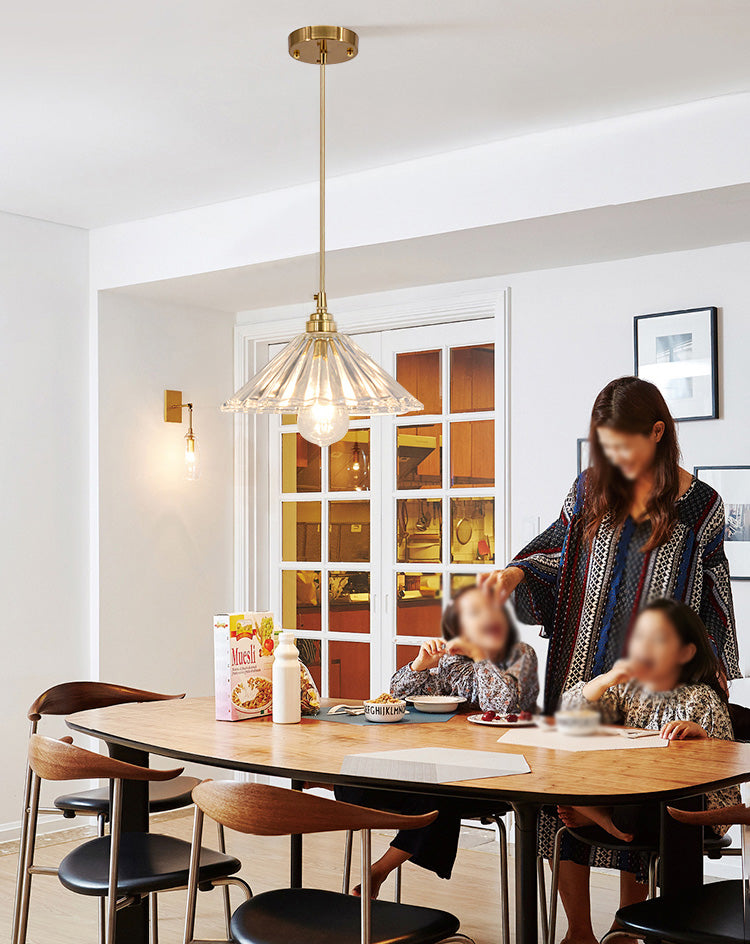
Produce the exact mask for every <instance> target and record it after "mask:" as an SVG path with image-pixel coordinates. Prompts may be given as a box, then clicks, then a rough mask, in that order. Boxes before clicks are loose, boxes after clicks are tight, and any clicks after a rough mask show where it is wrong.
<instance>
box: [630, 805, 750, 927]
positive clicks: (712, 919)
mask: <svg viewBox="0 0 750 944" xmlns="http://www.w3.org/2000/svg"><path fill="white" fill-rule="evenodd" d="M669 812H670V815H671V816H673V817H674V818H675V819H676V820H679V821H680V822H681V823H692V824H694V825H702V826H704V827H705V826H713V825H724V826H734V825H741V826H742V845H743V849H744V850H745V854H743V859H744V858H745V855H746V854H747V850H748V849H750V809H749V808H748V807H746V806H730V807H725V808H724V809H716V810H702V811H700V812H688V811H686V810H675V809H672V808H671V807H670V809H669ZM743 872H744V873H745V874H744V875H743V878H742V879H736V880H734V881H728V882H711V883H709V884H708V885H703V886H701V887H700V888H697V889H691V890H690V894H689V895H680V896H679V897H674V896H672V897H670V896H666V897H661V898H654V899H652V900H650V901H644V902H640V903H639V904H637V905H628V906H627V907H626V908H621V909H620V910H619V911H618V912H617V921H618V923H619V924H620V925H621V926H622V928H623V930H624V931H625V932H627V933H629V934H632V935H634V936H637V937H639V938H643V939H644V940H645V941H646V942H647V944H662V942H665V944H666V942H669V944H704V942H705V944H747V942H748V941H750V875H748V874H747V872H746V871H745V869H744V868H743ZM746 915H747V928H746V925H745V922H746Z"/></svg>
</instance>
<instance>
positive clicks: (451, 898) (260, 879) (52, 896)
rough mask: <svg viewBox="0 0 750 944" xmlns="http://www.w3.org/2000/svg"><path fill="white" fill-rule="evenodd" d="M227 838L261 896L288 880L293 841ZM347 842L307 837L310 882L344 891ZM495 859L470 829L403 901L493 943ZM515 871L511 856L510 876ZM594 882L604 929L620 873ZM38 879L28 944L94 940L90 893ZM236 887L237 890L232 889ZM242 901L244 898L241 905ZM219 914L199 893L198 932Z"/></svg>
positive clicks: (1, 886)
mask: <svg viewBox="0 0 750 944" xmlns="http://www.w3.org/2000/svg"><path fill="white" fill-rule="evenodd" d="M191 822H192V819H191V817H190V816H188V815H180V816H179V817H177V818H172V819H169V820H166V821H164V822H161V823H159V825H158V829H159V831H161V832H165V833H169V834H171V835H177V836H181V837H182V838H185V839H189V838H190V826H191ZM212 838H213V837H212V825H211V823H209V822H207V825H206V839H207V840H208V843H207V844H210V843H211V840H212ZM389 838H390V837H389V835H388V834H386V833H380V834H375V835H373V853H374V854H375V855H379V854H380V852H381V851H382V850H383V849H384V848H385V847H386V845H387V844H388V841H389ZM228 844H229V851H230V852H231V853H233V854H234V855H237V856H238V857H239V858H240V859H241V860H242V862H243V869H242V872H241V875H242V877H243V878H245V879H246V880H247V881H248V882H249V883H250V884H251V886H252V888H253V891H254V892H255V893H256V894H257V893H258V892H261V891H265V890H267V889H271V888H278V887H283V886H284V885H285V884H287V883H288V874H289V873H288V869H289V865H288V853H289V840H288V839H278V838H266V837H260V838H257V837H252V838H250V837H246V836H239V835H237V834H236V833H230V834H229V836H228ZM74 845H75V843H70V842H68V843H59V844H55V845H46V846H44V847H43V848H41V849H40V850H39V854H38V856H37V863H38V864H40V865H54V864H56V863H57V862H58V861H59V860H60V858H61V857H62V856H63V855H65V854H66V853H67V852H68V851H69V850H70V849H71V848H73V846H74ZM343 848H344V844H343V834H340V833H332V834H328V835H325V836H310V837H306V839H305V845H304V868H305V875H306V882H307V883H308V884H311V885H317V886H318V887H320V888H330V889H335V890H337V891H338V890H340V882H341V862H342V858H343ZM358 857H359V853H358V850H357V849H355V867H356V862H357V860H358ZM497 864H498V859H497V842H495V841H494V837H493V833H492V832H490V831H489V830H480V829H474V828H465V829H464V830H463V832H462V837H461V848H460V850H459V854H458V859H457V862H456V866H455V868H454V872H453V878H452V879H451V881H450V882H446V881H443V880H441V879H439V878H437V877H436V876H435V875H433V874H432V873H428V872H425V871H424V870H423V869H420V868H417V867H415V866H408V865H407V866H406V867H405V868H404V878H403V900H404V901H406V902H411V903H414V904H423V905H431V906H434V907H438V908H446V909H449V910H451V911H453V912H454V913H455V914H457V915H458V916H459V918H460V919H461V930H462V931H463V932H464V933H465V934H468V935H470V936H471V937H472V938H474V940H475V941H476V942H477V944H494V942H496V941H499V925H498V911H497V902H498V876H497ZM512 869H513V863H512V862H511V876H512V874H513V872H512ZM15 871H16V856H15V855H14V854H13V855H4V856H0V936H1V937H2V939H3V940H6V941H7V940H8V939H9V935H10V923H11V911H12V906H13V905H12V903H13V883H14V881H15ZM592 882H593V885H594V892H593V898H594V902H595V908H596V911H595V929H596V931H597V933H599V934H603V933H604V931H605V930H606V929H607V928H608V927H609V924H610V921H611V916H612V914H613V913H614V909H615V908H616V902H617V882H616V878H615V876H614V875H601V874H595V875H594V876H593V877H592ZM34 883H35V884H34V891H33V893H32V902H31V917H30V922H29V938H28V941H29V944H88V942H92V944H93V942H95V941H96V905H95V903H94V902H93V901H92V900H91V899H87V898H83V897H80V896H77V895H74V894H72V893H71V892H68V891H66V890H65V889H64V888H63V887H62V886H61V885H60V884H59V882H58V880H57V879H56V878H50V877H46V876H38V877H36V878H35V879H34ZM548 884H549V873H548ZM236 893H237V892H235V891H234V890H233V892H232V894H233V895H234V894H236ZM392 893H393V890H392V886H391V885H390V884H388V885H386V886H385V887H384V889H383V895H382V897H385V898H390V897H391V896H392ZM237 894H238V893H237ZM511 894H512V891H511ZM240 900H241V899H240V898H239V897H238V898H237V899H236V903H239V901H240ZM184 902H185V898H184V892H170V893H165V894H163V895H161V896H160V916H161V921H160V939H161V942H162V944H177V942H180V941H181V940H182V928H183V920H184ZM511 908H512V902H511ZM511 914H512V911H511ZM221 915H222V912H221V898H220V894H219V893H218V892H215V891H214V892H208V893H205V894H201V895H200V896H199V898H198V924H197V928H196V931H197V935H198V937H208V938H211V937H215V938H218V937H221V935H222V933H223V930H222V929H223V921H222V916H221ZM511 925H512V921H511ZM558 926H559V927H560V932H559V934H558V935H557V938H558V940H560V939H561V938H562V937H563V934H564V930H565V919H564V918H563V917H561V919H560V921H559V923H558Z"/></svg>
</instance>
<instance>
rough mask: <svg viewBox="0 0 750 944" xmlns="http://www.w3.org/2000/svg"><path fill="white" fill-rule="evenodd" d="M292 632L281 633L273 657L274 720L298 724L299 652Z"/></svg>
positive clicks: (281, 722) (280, 722)
mask: <svg viewBox="0 0 750 944" xmlns="http://www.w3.org/2000/svg"><path fill="white" fill-rule="evenodd" d="M294 643H295V639H294V635H293V634H292V633H280V634H279V644H278V646H277V647H276V652H275V653H274V657H273V720H274V721H275V722H276V723H277V724H296V723H297V722H298V721H299V720H300V675H299V652H298V650H297V647H296V645H295V644H294Z"/></svg>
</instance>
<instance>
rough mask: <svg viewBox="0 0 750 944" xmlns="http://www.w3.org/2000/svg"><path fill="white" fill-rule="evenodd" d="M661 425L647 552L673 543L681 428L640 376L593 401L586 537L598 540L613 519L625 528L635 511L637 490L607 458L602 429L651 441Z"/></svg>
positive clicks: (616, 382)
mask: <svg viewBox="0 0 750 944" xmlns="http://www.w3.org/2000/svg"><path fill="white" fill-rule="evenodd" d="M658 422H662V423H663V424H664V433H663V435H662V437H661V439H660V440H659V442H658V443H657V444H656V455H655V457H654V487H653V491H652V493H651V497H650V498H649V500H648V502H647V504H646V515H647V516H648V518H649V519H650V521H651V536H650V538H649V539H648V541H647V542H646V543H645V544H644V546H643V548H642V550H643V551H651V550H653V549H654V548H655V547H658V546H659V545H660V544H663V543H664V542H665V541H667V540H669V537H670V536H671V534H672V529H673V528H674V525H675V521H676V520H677V513H676V511H675V502H676V501H677V496H678V494H679V488H680V464H679V463H680V446H679V443H678V442H677V428H676V427H675V422H674V420H673V419H672V414H671V413H670V412H669V407H668V406H667V404H666V401H665V400H664V397H663V396H662V395H661V392H660V391H659V388H658V387H657V386H655V385H654V384H652V383H649V382H648V381H647V380H641V379H640V378H639V377H620V378H618V379H617V380H613V381H611V382H610V383H608V384H607V386H606V387H605V388H604V389H603V390H602V391H601V392H600V393H599V395H598V396H597V398H596V400H595V401H594V408H593V410H592V411H591V426H590V428H589V457H590V466H589V469H588V472H587V473H586V488H585V497H584V521H585V528H586V538H587V539H588V541H589V542H591V541H593V539H594V536H595V535H596V532H597V530H598V529H599V526H600V525H601V523H602V521H603V520H604V518H605V517H606V516H607V515H608V514H609V515H610V520H611V523H612V525H613V526H615V527H617V526H619V525H621V524H623V523H624V521H625V519H626V518H627V516H628V512H629V510H630V504H631V501H632V490H633V486H632V484H631V483H630V482H628V480H627V479H626V478H625V477H624V476H623V474H622V473H621V472H620V470H619V469H618V468H616V467H615V466H614V465H612V463H611V462H609V461H608V459H607V457H606V456H605V455H604V450H603V449H602V447H601V445H600V444H599V437H598V436H597V434H596V431H597V429H599V428H600V427H602V426H605V427H607V428H608V429H614V430H617V431H618V432H622V433H640V434H641V435H642V436H650V435H651V433H652V432H653V429H654V424H656V423H658Z"/></svg>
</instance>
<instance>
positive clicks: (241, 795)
mask: <svg viewBox="0 0 750 944" xmlns="http://www.w3.org/2000/svg"><path fill="white" fill-rule="evenodd" d="M193 801H194V803H195V823H194V825H193V843H192V847H191V852H190V878H189V880H188V900H187V913H186V915H185V936H184V938H183V944H192V942H193V941H194V932H195V904H196V898H197V896H198V873H199V862H200V849H201V839H202V836H203V815H204V813H207V814H208V815H209V816H210V817H211V819H214V820H216V822H218V823H221V824H222V825H223V826H228V827H229V828H230V829H235V830H237V831H238V832H242V833H250V834H252V835H255V836H288V835H293V834H301V833H321V832H331V831H333V830H359V831H361V833H362V843H361V849H362V864H361V868H362V897H361V904H360V909H361V912H360V913H361V930H360V942H361V944H370V941H371V940H372V901H371V899H370V865H371V861H370V853H371V834H370V830H372V829H418V828H419V827H420V826H427V825H429V824H430V823H432V822H434V820H435V818H436V817H437V815H438V814H437V811H434V812H432V813H424V814H423V815H421V816H404V815H401V814H399V813H386V812H383V811H382V810H370V809H367V808H366V807H364V806H355V805H354V804H352V803H342V802H341V801H340V800H329V799H328V798H327V797H319V796H315V795H314V794H311V793H301V792H300V791H298V790H286V789H284V788H283V787H271V786H269V785H268V784H265V783H237V782H236V781H234V780H204V781H203V783H199V784H198V786H197V787H195V788H194V789H193Z"/></svg>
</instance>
